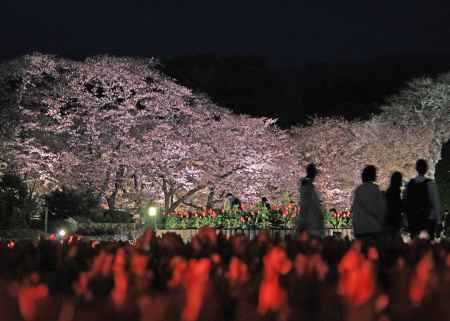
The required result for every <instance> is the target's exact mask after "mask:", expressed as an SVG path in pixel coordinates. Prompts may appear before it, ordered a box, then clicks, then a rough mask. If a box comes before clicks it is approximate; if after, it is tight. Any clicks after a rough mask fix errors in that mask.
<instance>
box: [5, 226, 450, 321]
mask: <svg viewBox="0 0 450 321" xmlns="http://www.w3.org/2000/svg"><path fill="white" fill-rule="evenodd" d="M0 260H1V262H2V263H3V264H2V265H0V320H5V321H24V320H25V321H44V320H45V321H51V320H60V321H104V320H109V321H119V320H120V321H122V320H128V321H274V320H277V321H297V320H308V321H323V320H325V321H383V320H392V321H406V320H408V321H409V320H411V321H422V320H427V321H428V320H429V321H442V320H449V319H450V305H449V304H448V303H449V302H450V244H449V243H448V242H441V243H432V242H429V241H428V240H425V239H418V240H415V241H413V242H410V243H408V244H406V243H403V242H402V240H401V239H393V240H383V241H379V242H374V241H371V242H361V241H353V242H352V241H349V240H346V239H339V238H333V237H328V238H325V239H323V240H317V239H312V238H310V237H309V235H308V234H307V233H301V234H297V235H295V236H293V237H289V238H285V239H283V238H281V239H280V238H278V237H276V238H270V237H269V235H268V234H267V233H261V234H259V235H258V237H257V238H256V239H253V240H251V239H249V238H247V237H245V236H243V235H237V236H233V237H231V238H229V239H227V238H225V237H223V235H220V234H219V235H218V234H217V233H216V231H215V230H213V229H210V228H202V229H200V230H199V232H198V234H197V235H196V236H195V237H194V238H193V239H192V241H191V242H189V243H183V242H182V240H181V238H180V237H179V236H178V235H175V234H173V233H167V234H165V235H164V236H162V237H156V236H155V234H154V233H153V232H152V231H151V230H147V231H146V232H145V233H144V234H143V235H142V236H141V237H140V238H139V239H138V240H137V241H134V242H98V241H86V240H83V239H78V238H77V237H74V236H72V235H70V236H66V237H65V238H64V239H63V240H61V239H52V240H40V241H17V242H14V241H7V242H0Z"/></svg>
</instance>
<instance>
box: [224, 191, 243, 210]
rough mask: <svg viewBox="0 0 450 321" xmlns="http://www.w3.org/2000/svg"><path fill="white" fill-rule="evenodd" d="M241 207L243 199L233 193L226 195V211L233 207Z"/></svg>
mask: <svg viewBox="0 0 450 321" xmlns="http://www.w3.org/2000/svg"><path fill="white" fill-rule="evenodd" d="M236 207H237V208H239V209H240V208H241V201H240V200H239V199H238V198H237V197H236V196H234V195H233V194H232V193H227V195H226V196H225V201H224V204H223V208H224V210H225V211H229V210H231V209H234V208H236Z"/></svg>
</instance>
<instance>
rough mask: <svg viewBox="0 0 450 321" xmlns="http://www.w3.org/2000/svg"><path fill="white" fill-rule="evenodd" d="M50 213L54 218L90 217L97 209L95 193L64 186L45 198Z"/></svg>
mask: <svg viewBox="0 0 450 321" xmlns="http://www.w3.org/2000/svg"><path fill="white" fill-rule="evenodd" d="M45 202H46V205H47V208H48V212H49V214H50V215H51V216H53V217H58V218H66V217H69V216H73V217H77V216H89V215H90V213H91V212H92V211H93V210H94V209H95V208H96V207H97V204H98V200H97V196H96V195H95V193H94V192H93V191H91V190H89V189H76V188H72V187H67V186H63V187H62V189H57V190H54V191H52V192H50V193H49V194H48V195H46V196H45Z"/></svg>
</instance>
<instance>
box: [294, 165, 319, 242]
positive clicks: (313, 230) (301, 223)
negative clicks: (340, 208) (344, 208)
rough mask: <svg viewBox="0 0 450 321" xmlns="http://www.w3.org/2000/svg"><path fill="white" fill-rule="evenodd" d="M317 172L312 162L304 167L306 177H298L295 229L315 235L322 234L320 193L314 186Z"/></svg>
mask: <svg viewBox="0 0 450 321" xmlns="http://www.w3.org/2000/svg"><path fill="white" fill-rule="evenodd" d="M317 174H318V171H317V168H316V166H315V165H314V164H312V163H311V164H309V165H308V166H307V167H306V177H303V178H301V179H300V182H299V192H300V201H299V207H300V213H299V216H298V219H297V229H298V230H303V231H307V232H309V233H310V234H311V235H313V236H316V237H323V236H324V228H325V224H324V214H323V209H322V202H321V199H320V195H319V193H318V192H317V190H316V187H315V186H314V179H315V178H316V176H317Z"/></svg>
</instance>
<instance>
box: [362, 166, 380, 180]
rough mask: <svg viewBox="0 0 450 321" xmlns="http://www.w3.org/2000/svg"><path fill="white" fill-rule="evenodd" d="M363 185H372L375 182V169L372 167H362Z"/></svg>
mask: <svg viewBox="0 0 450 321" xmlns="http://www.w3.org/2000/svg"><path fill="white" fill-rule="evenodd" d="M361 179H362V181H363V183H372V182H375V181H376V180H377V168H376V167H375V166H373V165H367V166H366V167H364V169H363V170H362V173H361Z"/></svg>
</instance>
